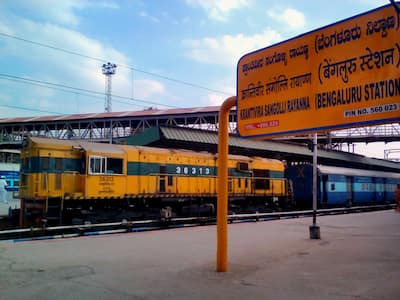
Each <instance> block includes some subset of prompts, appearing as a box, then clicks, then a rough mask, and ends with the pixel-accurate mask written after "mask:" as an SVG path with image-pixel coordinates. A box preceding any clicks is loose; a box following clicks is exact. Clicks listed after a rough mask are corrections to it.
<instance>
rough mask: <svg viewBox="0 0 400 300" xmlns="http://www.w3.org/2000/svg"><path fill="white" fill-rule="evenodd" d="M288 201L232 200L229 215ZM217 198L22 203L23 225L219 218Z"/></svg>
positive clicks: (267, 209) (279, 207)
mask: <svg viewBox="0 0 400 300" xmlns="http://www.w3.org/2000/svg"><path fill="white" fill-rule="evenodd" d="M285 206H286V201H285V199H284V198H278V197H265V196H263V197H261V196H259V197H231V198H230V199H229V206H228V213H229V214H241V213H255V212H260V213H262V212H273V211H280V210H282V209H285V208H287V207H285ZM216 209H217V199H216V197H186V198H177V197H163V198H161V197H158V198H145V197H143V198H132V199H91V200H78V199H69V200H64V201H63V199H61V198H48V199H39V200H38V199H36V200H35V201H29V200H26V199H22V200H21V210H22V211H21V219H20V225H21V226H22V227H26V226H44V225H45V226H57V225H70V224H73V225H74V224H75V225H79V224H85V223H92V224H95V223H104V222H120V221H123V220H129V221H135V220H144V219H161V220H166V219H169V218H174V217H215V216H216Z"/></svg>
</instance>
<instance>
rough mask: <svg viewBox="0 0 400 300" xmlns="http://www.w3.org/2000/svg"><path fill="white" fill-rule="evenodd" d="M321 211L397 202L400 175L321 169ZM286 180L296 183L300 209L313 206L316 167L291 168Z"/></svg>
mask: <svg viewBox="0 0 400 300" xmlns="http://www.w3.org/2000/svg"><path fill="white" fill-rule="evenodd" d="M317 174H318V175H317V181H318V184H317V199H318V204H319V207H329V206H351V205H362V204H384V203H393V202H394V191H395V189H396V186H397V184H400V173H393V172H382V171H371V170H362V169H351V168H341V167H331V166H322V165H319V166H318V173H317ZM286 177H287V178H288V179H290V180H291V181H292V183H293V197H294V200H295V201H296V203H297V205H298V206H299V207H303V208H310V207H311V206H312V165H310V164H302V165H293V166H289V167H288V168H287V169H286Z"/></svg>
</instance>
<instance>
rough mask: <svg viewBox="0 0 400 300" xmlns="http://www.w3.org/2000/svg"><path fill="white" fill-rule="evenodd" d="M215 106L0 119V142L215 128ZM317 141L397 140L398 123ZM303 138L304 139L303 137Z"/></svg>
mask: <svg viewBox="0 0 400 300" xmlns="http://www.w3.org/2000/svg"><path fill="white" fill-rule="evenodd" d="M218 113H219V111H218V109H215V110H210V111H207V112H193V110H190V109H186V110H185V109H183V110H182V112H179V113H176V114H169V113H168V110H167V111H163V112H162V113H160V114H157V113H155V112H154V111H150V112H149V115H143V114H142V115H140V116H127V117H104V118H101V117H97V118H93V119H90V118H82V119H79V118H76V119H71V120H60V118H57V117H55V118H54V119H50V120H46V121H44V122H39V121H37V120H36V118H33V120H34V121H31V122H30V121H24V122H7V121H6V120H5V121H6V122H0V142H20V141H22V139H23V137H24V136H44V137H49V138H55V139H79V140H89V141H102V142H111V141H112V140H115V139H119V138H123V137H126V136H129V135H134V134H135V133H138V132H142V131H144V130H145V129H147V128H150V127H155V126H183V127H187V128H194V129H202V130H208V131H218V126H219V125H218V124H219V122H218ZM236 117H237V116H236V111H235V110H232V111H231V113H230V115H229V132H230V133H232V134H234V133H236V132H237V123H236V121H237V120H236ZM319 136H320V137H319V138H318V141H319V142H321V143H325V144H326V145H327V148H330V149H334V148H339V147H341V144H346V143H347V144H351V143H356V142H368V143H369V142H378V141H384V142H391V141H400V124H399V123H394V124H386V125H379V126H370V127H362V128H352V129H346V130H339V131H334V132H329V133H326V134H325V135H324V134H321V135H319ZM307 139H308V136H304V137H285V138H280V139H279V140H291V141H298V142H302V141H303V140H305V141H306V140H307ZM303 142H304V141H303Z"/></svg>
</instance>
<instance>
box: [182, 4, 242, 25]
mask: <svg viewBox="0 0 400 300" xmlns="http://www.w3.org/2000/svg"><path fill="white" fill-rule="evenodd" d="M186 3H187V4H188V5H190V6H192V7H201V8H202V9H203V10H204V11H205V12H206V13H207V16H208V18H209V19H212V20H215V21H220V22H225V21H227V19H228V16H229V14H230V12H231V11H232V10H235V9H239V8H243V7H246V6H248V5H249V1H248V0H186Z"/></svg>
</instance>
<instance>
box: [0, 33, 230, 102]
mask: <svg viewBox="0 0 400 300" xmlns="http://www.w3.org/2000/svg"><path fill="white" fill-rule="evenodd" d="M0 35H1V36H4V37H8V38H12V39H15V40H18V41H22V42H25V43H30V44H32V45H36V46H40V47H45V48H49V49H53V50H56V51H61V52H64V53H68V54H70V55H76V56H80V57H84V58H87V59H91V60H95V61H98V62H101V63H105V62H107V60H106V59H103V58H98V57H94V56H90V55H86V54H81V53H78V52H75V51H71V50H67V49H63V48H60V47H55V46H52V45H48V44H44V43H40V42H35V41H32V40H28V39H25V38H21V37H18V36H15V35H11V34H7V33H4V32H0ZM115 64H116V65H117V66H119V67H123V68H127V69H130V70H133V71H136V72H140V73H144V74H147V75H151V76H154V77H158V78H162V79H164V80H168V81H172V82H176V83H179V84H184V85H187V86H191V87H195V88H199V89H203V90H207V91H210V92H215V93H219V94H224V95H231V94H230V93H226V92H223V91H219V90H216V89H211V88H208V87H205V86H201V85H199V84H195V83H191V82H187V81H183V80H180V79H175V78H172V77H168V76H164V75H160V74H156V73H153V72H148V71H144V70H141V69H137V68H134V67H131V66H128V65H126V64H122V63H115Z"/></svg>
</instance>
